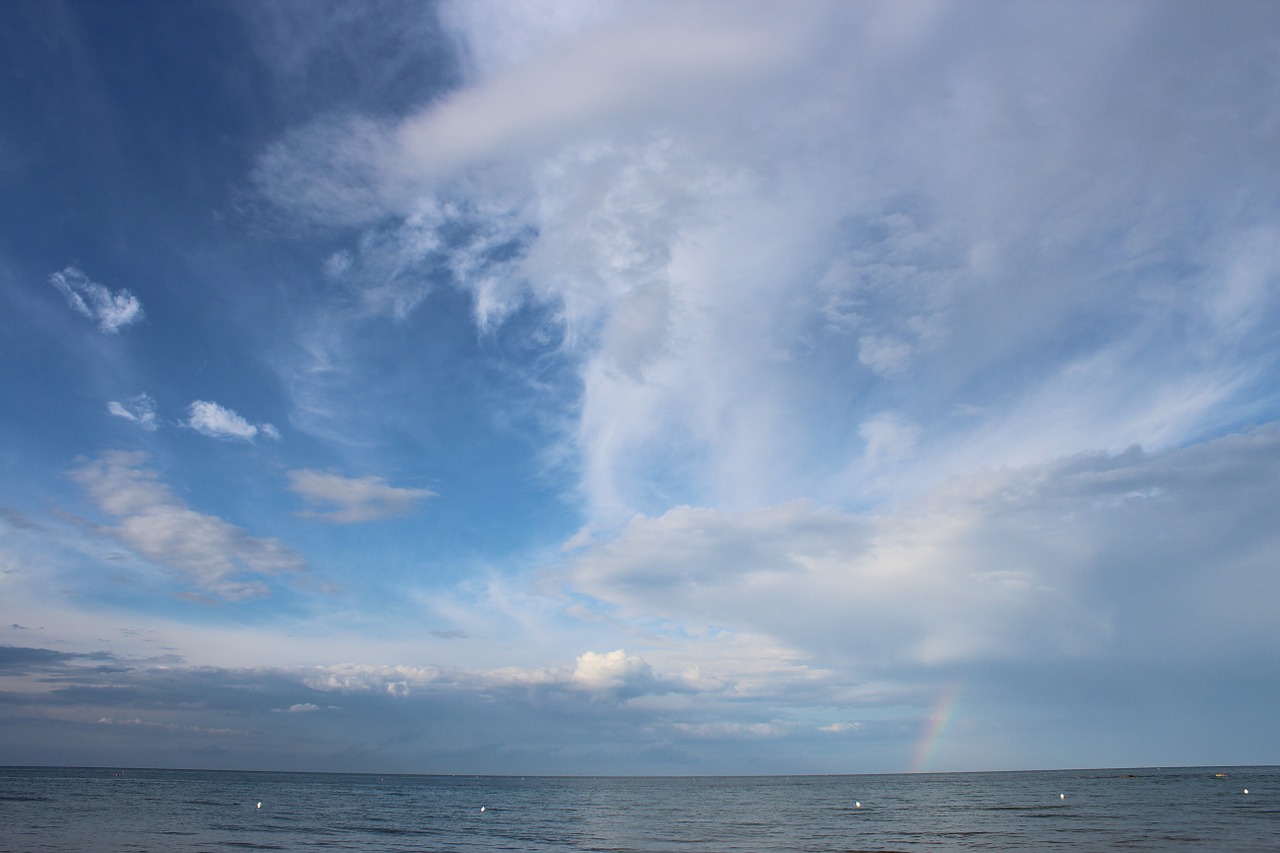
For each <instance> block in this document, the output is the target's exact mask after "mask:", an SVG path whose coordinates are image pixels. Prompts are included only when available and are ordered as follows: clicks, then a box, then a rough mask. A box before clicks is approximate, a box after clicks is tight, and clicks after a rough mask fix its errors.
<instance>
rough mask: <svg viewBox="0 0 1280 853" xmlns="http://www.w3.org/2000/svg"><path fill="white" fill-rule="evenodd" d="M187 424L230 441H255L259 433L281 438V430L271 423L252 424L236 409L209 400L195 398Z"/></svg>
mask: <svg viewBox="0 0 1280 853" xmlns="http://www.w3.org/2000/svg"><path fill="white" fill-rule="evenodd" d="M186 426H188V427H190V428H191V429H193V430H195V431H196V432H198V433H200V434H201V435H207V436H209V437H210V438H220V439H225V440H228V441H253V439H254V438H255V437H256V436H258V435H264V436H266V437H267V438H270V439H273V440H277V441H278V440H279V439H280V431H279V430H277V429H276V428H275V427H274V426H272V425H271V424H265V423H264V424H252V423H249V421H247V420H245V419H244V418H243V417H241V416H240V415H239V414H237V413H236V412H235V411H233V410H231V409H228V408H226V407H225V406H220V405H218V404H217V403H213V402H210V401H208V400H194V401H192V403H191V405H190V406H188V407H187V420H186Z"/></svg>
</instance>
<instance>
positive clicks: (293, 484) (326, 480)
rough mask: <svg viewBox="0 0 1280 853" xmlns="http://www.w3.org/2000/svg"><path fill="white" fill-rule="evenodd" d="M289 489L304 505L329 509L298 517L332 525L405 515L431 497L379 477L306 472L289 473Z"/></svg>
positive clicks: (312, 510)
mask: <svg viewBox="0 0 1280 853" xmlns="http://www.w3.org/2000/svg"><path fill="white" fill-rule="evenodd" d="M289 489H290V491H292V492H294V493H295V494H297V495H300V496H301V497H302V498H303V499H304V500H306V501H307V502H308V503H311V504H313V505H316V504H318V505H321V506H328V507H330V508H329V509H324V510H317V509H309V510H305V511H303V512H301V513H299V514H300V515H302V516H303V517H304V518H316V519H320V520H322V521H328V522H332V523H333V524H351V523H353V522H360V521H376V520H378V519H382V518H390V517H392V516H397V515H405V514H406V513H408V512H409V511H411V510H412V509H413V507H414V505H415V504H416V503H418V502H419V501H421V500H422V499H424V498H428V497H432V496H434V495H435V492H433V491H431V490H430V489H408V488H403V487H399V486H392V485H389V484H388V483H387V481H386V480H384V479H382V478H381V477H358V478H351V477H343V476H341V475H339V474H326V473H323V472H321V471H312V470H310V469H304V470H300V471H290V472H289Z"/></svg>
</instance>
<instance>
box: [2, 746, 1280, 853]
mask: <svg viewBox="0 0 1280 853" xmlns="http://www.w3.org/2000/svg"><path fill="white" fill-rule="evenodd" d="M226 850H306V851H323V850H345V851H362V853H363V851H369V853H372V851H379V853H410V851H414V853H418V851H610V852H611V853H613V852H614V851H628V853H630V852H631V851H634V853H657V851H708V852H710V851H761V853H763V851H824V853H825V851H849V853H852V851H877V853H887V851H951V850H984V851H988V850H996V851H1000V850H1019V851H1024V850H1034V851H1055V850H1057V851H1077V850H1079V851H1111V850H1121V851H1146V850H1152V851H1192V850H1194V851H1277V850H1280V767H1226V768H1222V767H1215V768H1206V767H1180V768H1158V769H1157V768H1134V769H1113V770H1053V771H1045V772H1001V773H937V774H933V773H913V774H901V775H856V776H731V777H725V776H706V777H701V776H699V777H594V778H593V777H546V776H525V777H518V776H402V775H397V776H392V775H388V776H379V775H366V774H329V773H264V772H233V771H207V770H140V769H139V770H134V769H125V770H121V769H118V768H49V767H41V768H33V767H9V768H0V851H5V853H37V851H57V853H65V852H66V851H77V853H79V851H95V853H115V851H119V853H124V851H165V852H166V853H169V852H170V851H172V853H189V852H190V853H195V851H226Z"/></svg>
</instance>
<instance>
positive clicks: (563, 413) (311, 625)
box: [0, 0, 1280, 774]
mask: <svg viewBox="0 0 1280 853" xmlns="http://www.w3.org/2000/svg"><path fill="white" fill-rule="evenodd" d="M1277 32H1280V8H1278V7H1276V6H1275V5H1274V4H1268V3H1261V2H1258V3H1250V2H1237V3H1228V4H1221V3H1209V2H1204V3H1186V2H1159V3H1144V2H1129V3H1123V4H1115V3H1104V2H1096V3H1081V2H1070V3H1034V2H1030V3H1029V2H1009V3H1001V2H990V3H982V4H973V3H944V2H937V3H935V2H919V3H916V2H893V3H831V4H827V3H819V2H807V3H786V4H783V3H736V2H735V3H663V2H622V3H610V2H569V0H561V1H560V2H516V0H511V2H481V1H480V0H468V2H454V3H451V2H442V3H440V4H437V5H431V4H426V3H409V2H370V3H325V2H311V1H310V0H306V1H305V2H304V0H296V2H294V1H293V0H290V2H252V3H250V2H245V3H236V2H217V3H214V2H145V0H138V1H137V2H130V3H91V2H86V3H76V2H72V3H62V2H21V0H19V2H10V3H8V4H6V5H5V7H4V9H3V12H0V56H4V57H5V59H4V61H3V66H4V74H3V75H0V105H2V113H0V115H3V121H0V198H3V203H2V204H0V216H2V217H3V219H2V220H0V225H2V227H0V399H3V403H4V405H3V408H2V409H0V416H2V417H3V436H4V440H3V442H0V471H2V472H3V476H2V477H0V608H2V610H3V613H0V721H2V723H3V724H2V725H0V763H4V764H42V763H52V764H104V765H119V766H136V765H161V766H184V767H229V768H247V769H266V768H272V769H305V770H359V771H374V772H422V773H437V772H439V773H454V772H476V773H516V774H529V773H591V774H596V773H680V774H683V773H697V774H706V773H801V772H823V773H841V772H849V773H857V772H882V771H887V772H896V771H907V770H978V769H995V768H1035V767H1064V766H1133V765H1147V764H1159V765H1175V764H1235V763H1276V762H1280V752H1277V743H1276V740H1275V737H1274V725H1273V717H1274V714H1273V711H1274V708H1275V706H1276V703H1277V700H1278V699H1280V670H1278V669H1277V667H1276V666H1275V663H1276V661H1277V659H1280V620H1277V619H1276V618H1275V612H1274V605H1275V602H1276V601H1280V528H1277V526H1276V523H1275V520H1276V518H1277V517H1280V396H1278V391H1280V382H1278V381H1277V378H1278V377H1280V372H1278V369H1277V368H1278V365H1277V357H1278V356H1280V337H1278V335H1277V329H1280V322H1278V321H1280V195H1278V194H1277V176H1280V41H1277V38H1276V35H1275V34H1276V33H1277Z"/></svg>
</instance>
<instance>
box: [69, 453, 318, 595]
mask: <svg viewBox="0 0 1280 853" xmlns="http://www.w3.org/2000/svg"><path fill="white" fill-rule="evenodd" d="M71 476H72V478H73V479H74V480H75V481H76V482H78V483H79V484H80V485H81V486H83V487H84V489H85V491H87V492H88V494H89V497H90V498H92V499H93V501H94V503H95V504H96V505H97V506H98V509H99V510H101V511H102V512H103V513H105V514H107V515H109V516H112V517H113V518H114V519H115V523H114V524H113V525H106V526H102V527H99V528H98V530H99V532H101V533H102V534H103V535H105V536H108V537H110V538H111V539H112V540H114V541H116V542H118V543H119V544H120V545H123V546H124V547H126V548H128V549H129V550H131V551H133V552H134V553H136V554H138V555H139V556H141V557H143V558H145V559H147V560H150V561H151V562H153V563H156V564H157V565H160V566H164V567H166V568H168V569H170V570H172V571H174V572H175V573H177V574H178V575H179V576H180V577H182V578H183V579H185V580H186V581H187V582H189V583H191V584H193V585H194V586H196V587H197V588H198V589H200V590H201V591H203V592H206V593H210V594H212V595H215V596H217V597H219V598H223V599H227V600H232V601H239V600H243V599H247V598H253V597H255V596H261V595H265V594H267V592H268V591H269V589H268V587H267V585H266V583H264V582H263V581H262V580H261V578H262V577H263V576H271V575H277V574H281V573H285V572H297V571H301V570H303V569H305V568H306V564H305V562H304V561H303V559H302V557H300V556H299V555H298V554H296V553H294V552H293V551H291V550H290V549H289V548H288V547H287V546H286V545H284V543H282V542H281V541H280V540H278V539H272V538H258V537H255V536H251V535H249V534H248V533H246V532H245V531H244V530H243V529H241V528H239V527H236V526H235V525H233V524H230V523H228V522H226V521H224V520H223V519H221V518H218V517H217V516H213V515H208V514H206V513H201V512H197V511H196V510H194V509H191V508H190V507H189V506H187V505H186V504H185V503H184V502H183V501H181V500H180V499H179V498H178V497H177V495H175V494H174V493H173V491H172V490H171V489H170V488H169V487H168V486H166V485H165V484H164V483H163V482H161V480H160V474H159V472H158V471H156V470H154V469H152V468H148V467H146V455H145V454H143V453H137V452H134V453H129V452H122V451H114V452H110V453H106V454H103V455H102V456H101V457H99V458H97V459H95V460H91V461H89V462H87V463H85V464H84V465H82V466H81V467H79V468H77V469H75V470H74V471H72V472H71Z"/></svg>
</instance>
